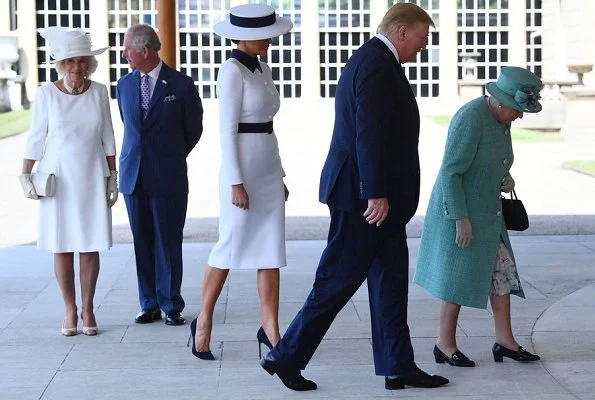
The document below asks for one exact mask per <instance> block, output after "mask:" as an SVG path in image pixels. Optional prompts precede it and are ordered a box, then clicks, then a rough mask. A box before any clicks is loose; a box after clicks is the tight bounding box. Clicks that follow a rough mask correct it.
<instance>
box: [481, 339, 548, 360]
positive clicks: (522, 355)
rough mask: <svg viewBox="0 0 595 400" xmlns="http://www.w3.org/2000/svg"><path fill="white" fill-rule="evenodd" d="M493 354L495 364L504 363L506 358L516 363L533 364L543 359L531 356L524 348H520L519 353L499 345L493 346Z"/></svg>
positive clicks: (534, 355) (535, 355)
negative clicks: (532, 362)
mask: <svg viewBox="0 0 595 400" xmlns="http://www.w3.org/2000/svg"><path fill="white" fill-rule="evenodd" d="M492 354H493V355H494V361H495V362H502V361H504V360H503V358H504V357H508V358H512V359H513V360H515V361H520V362H531V361H539V360H541V357H539V356H538V355H537V354H531V353H529V352H528V351H527V350H525V349H524V348H523V346H519V351H514V350H510V349H509V348H507V347H504V346H501V345H499V344H498V343H494V346H492Z"/></svg>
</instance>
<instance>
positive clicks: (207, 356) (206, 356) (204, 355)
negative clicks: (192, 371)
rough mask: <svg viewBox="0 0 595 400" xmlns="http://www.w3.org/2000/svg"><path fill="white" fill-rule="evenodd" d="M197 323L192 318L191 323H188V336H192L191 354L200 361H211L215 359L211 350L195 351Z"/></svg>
mask: <svg viewBox="0 0 595 400" xmlns="http://www.w3.org/2000/svg"><path fill="white" fill-rule="evenodd" d="M197 323H198V318H194V319H193V320H192V322H190V335H191V336H192V343H191V344H192V354H193V355H194V357H197V358H200V359H201V360H209V361H212V360H214V359H215V356H214V355H213V353H211V350H207V351H196V347H195V346H194V338H195V336H196V324H197Z"/></svg>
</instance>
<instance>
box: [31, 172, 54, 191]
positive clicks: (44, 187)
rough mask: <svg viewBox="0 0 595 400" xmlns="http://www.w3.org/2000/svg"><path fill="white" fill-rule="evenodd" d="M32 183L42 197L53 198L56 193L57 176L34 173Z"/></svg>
mask: <svg viewBox="0 0 595 400" xmlns="http://www.w3.org/2000/svg"><path fill="white" fill-rule="evenodd" d="M31 182H33V186H35V191H36V192H37V195H38V196H40V197H52V196H53V195H54V194H55V193H56V175H54V174H47V173H45V172H33V173H32V174H31Z"/></svg>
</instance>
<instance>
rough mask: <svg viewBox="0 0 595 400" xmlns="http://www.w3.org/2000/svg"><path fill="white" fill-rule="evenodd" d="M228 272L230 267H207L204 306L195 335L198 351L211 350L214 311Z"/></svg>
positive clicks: (203, 286) (203, 296) (203, 293)
mask: <svg viewBox="0 0 595 400" xmlns="http://www.w3.org/2000/svg"><path fill="white" fill-rule="evenodd" d="M228 274H229V270H228V269H219V268H214V267H211V266H210V265H207V268H206V269H205V275H204V278H203V282H202V301H201V304H202V306H201V310H200V314H199V315H198V320H197V323H196V334H195V335H196V336H195V337H194V346H195V349H196V351H198V352H204V351H209V350H210V344H211V331H212V329H213V313H214V312H215V305H216V304H217V299H218V298H219V295H220V294H221V290H222V289H223V285H224V284H225V280H226V279H227V275H228Z"/></svg>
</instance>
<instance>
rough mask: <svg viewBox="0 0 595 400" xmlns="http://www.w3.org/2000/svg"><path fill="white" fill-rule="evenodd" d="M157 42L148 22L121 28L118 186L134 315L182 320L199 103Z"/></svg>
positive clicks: (199, 130)
mask: <svg viewBox="0 0 595 400" xmlns="http://www.w3.org/2000/svg"><path fill="white" fill-rule="evenodd" d="M160 48H161V42H160V41H159V37H158V36H157V33H156V32H155V30H154V29H153V28H152V27H151V26H149V25H146V24H139V25H134V26H132V27H130V29H128V31H127V32H126V35H125V36H124V52H123V53H122V57H123V58H125V59H126V60H127V61H128V63H129V64H130V67H131V68H132V69H133V70H134V71H133V72H132V73H130V74H128V75H126V76H123V77H122V78H121V79H120V80H119V81H118V86H117V98H118V106H119V107H120V115H121V117H122V121H123V122H124V142H123V144H122V152H121V154H120V192H122V193H123V194H124V200H125V202H126V209H127V210H128V218H129V219H130V227H131V229H132V235H133V237H134V252H135V256H136V272H137V276H138V289H139V300H140V306H141V312H140V313H139V314H138V315H137V316H136V318H135V321H136V322H137V323H141V324H142V323H148V322H153V321H156V320H160V319H161V310H163V311H164V312H165V315H166V320H165V323H166V324H167V325H182V324H184V323H185V320H184V316H183V315H182V310H183V309H184V305H185V304H184V299H183V298H182V295H181V293H180V288H181V285H182V231H183V229H184V222H185V220H186V208H187V205H188V167H187V164H186V157H187V156H188V154H189V153H190V151H191V150H192V149H193V148H194V146H195V145H196V143H197V142H198V140H199V139H200V136H201V134H202V105H201V101H200V97H199V96H198V92H197V90H196V87H195V86H194V82H193V81H192V79H191V78H190V77H188V76H186V75H184V74H182V73H180V72H178V71H176V70H174V69H172V68H170V67H168V66H167V65H166V64H165V63H163V62H162V61H161V59H160V58H159V53H158V52H159V49H160Z"/></svg>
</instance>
